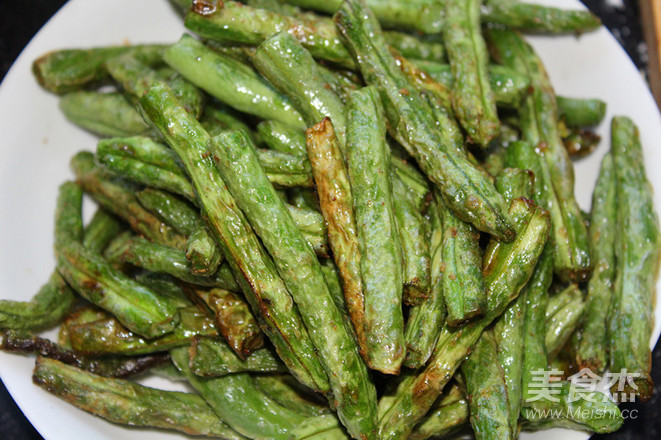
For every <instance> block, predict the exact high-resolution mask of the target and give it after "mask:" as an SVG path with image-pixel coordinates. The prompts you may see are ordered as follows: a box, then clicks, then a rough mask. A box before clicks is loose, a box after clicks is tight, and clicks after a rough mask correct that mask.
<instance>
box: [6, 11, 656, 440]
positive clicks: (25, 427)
mask: <svg viewBox="0 0 661 440" xmlns="http://www.w3.org/2000/svg"><path fill="white" fill-rule="evenodd" d="M64 3H65V1H63V0H0V80H1V79H2V78H4V76H5V74H6V73H7V70H9V68H10V67H11V64H12V63H13V62H14V60H15V59H16V57H17V56H18V55H19V53H20V51H21V50H22V49H23V47H25V45H27V43H28V42H29V41H30V39H31V38H32V36H33V35H34V34H35V33H36V32H37V31H38V30H39V29H40V28H41V27H42V26H43V25H44V23H45V22H46V21H47V20H48V19H49V18H50V17H51V16H52V15H53V14H54V13H55V12H57V10H58V9H59V8H60V7H61V6H62V5H63V4H64ZM583 3H585V4H586V5H587V6H588V7H589V8H590V9H591V10H592V11H593V12H594V13H595V14H597V15H598V16H599V17H600V18H601V19H602V20H603V22H604V24H605V25H606V26H607V27H608V28H609V29H610V30H611V32H612V33H613V35H614V36H615V37H616V38H617V39H618V41H619V42H620V44H622V46H624V48H625V49H626V51H627V52H628V53H629V56H630V57H631V58H632V60H633V61H634V63H635V64H636V66H637V67H638V68H639V69H640V70H641V73H643V74H646V70H645V69H646V67H647V50H646V47H645V45H644V44H642V41H643V37H642V29H641V25H640V14H639V9H638V5H637V2H636V1H631V0H625V1H623V2H622V3H623V5H624V7H619V6H614V5H613V4H617V3H618V2H616V1H613V0H610V1H608V0H583ZM3 122H7V121H3ZM26 374H27V372H26ZM652 377H653V379H654V383H656V384H657V386H656V388H655V390H654V395H653V396H652V399H651V400H650V401H648V402H645V403H631V404H623V405H621V408H622V409H628V410H629V412H630V414H631V418H630V419H628V420H627V421H626V423H625V425H624V428H622V430H620V431H618V432H616V433H613V434H608V435H595V436H593V437H592V438H593V439H594V440H606V439H608V440H634V439H635V440H638V439H661V400H660V397H659V395H660V393H661V345H660V344H657V346H656V347H655V349H654V356H653V366H652ZM72 411H77V410H75V409H73V408H72ZM634 416H635V418H634ZM41 438H42V437H41V436H40V435H39V434H38V433H37V432H36V431H35V430H34V428H32V425H31V424H30V422H28V421H27V419H26V418H25V417H24V416H23V414H22V413H21V411H20V409H19V408H18V407H17V406H16V404H15V403H14V401H13V400H12V398H11V396H10V395H9V394H8V393H7V390H6V389H5V387H4V385H3V384H2V383H1V382H0V439H2V440H38V439H41ZM72 438H75V435H74V436H72Z"/></svg>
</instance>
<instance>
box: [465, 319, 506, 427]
mask: <svg viewBox="0 0 661 440" xmlns="http://www.w3.org/2000/svg"><path fill="white" fill-rule="evenodd" d="M497 357H498V355H497V346H496V340H495V338H494V336H493V333H491V332H490V331H485V332H484V333H482V336H481V337H480V339H479V340H478V341H477V343H476V344H475V348H474V349H473V351H472V353H471V355H470V356H468V358H467V359H466V362H464V363H463V364H461V371H462V373H463V374H464V379H465V380H466V395H467V397H468V402H469V408H470V421H471V426H472V427H473V432H474V433H475V438H476V439H478V440H482V439H512V438H514V437H515V432H513V431H512V430H511V429H510V422H509V420H510V413H509V409H510V408H509V403H508V400H509V396H508V393H507V384H506V382H505V377H504V374H503V369H502V368H501V366H500V365H499V364H498V362H497ZM517 416H518V414H517Z"/></svg>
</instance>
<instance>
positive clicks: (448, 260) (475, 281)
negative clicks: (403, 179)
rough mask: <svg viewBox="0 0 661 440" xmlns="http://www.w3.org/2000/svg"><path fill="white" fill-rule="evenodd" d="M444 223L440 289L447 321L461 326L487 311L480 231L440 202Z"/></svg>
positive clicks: (440, 211) (452, 324)
mask: <svg viewBox="0 0 661 440" xmlns="http://www.w3.org/2000/svg"><path fill="white" fill-rule="evenodd" d="M439 213H440V215H441V222H442V224H443V242H442V244H441V267H442V269H441V270H442V272H443V274H442V276H441V277H440V280H439V282H440V283H441V287H440V289H441V292H442V294H443V302H444V303H445V307H446V308H447V316H446V318H445V320H446V322H447V323H448V324H449V325H450V326H459V325H462V324H463V323H465V322H466V321H468V320H470V319H473V318H475V317H477V316H480V315H483V314H484V312H485V310H486V301H487V300H486V295H487V293H486V291H485V287H484V277H483V275H482V271H481V270H480V266H481V265H480V263H481V261H482V250H481V249H480V234H479V232H478V231H477V230H476V229H475V228H474V227H473V226H471V225H469V224H468V223H464V222H463V221H461V220H459V219H458V218H457V217H456V216H455V215H454V214H453V213H452V212H451V211H450V210H449V209H448V208H447V207H446V206H445V204H444V203H442V202H441V203H440V204H439Z"/></svg>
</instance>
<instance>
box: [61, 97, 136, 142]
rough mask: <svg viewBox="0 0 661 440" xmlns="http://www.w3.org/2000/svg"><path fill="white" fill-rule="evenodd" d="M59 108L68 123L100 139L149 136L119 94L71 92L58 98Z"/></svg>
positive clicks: (132, 109) (128, 103)
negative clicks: (100, 137)
mask: <svg viewBox="0 0 661 440" xmlns="http://www.w3.org/2000/svg"><path fill="white" fill-rule="evenodd" d="M59 105H60V110H62V113H64V116H66V118H67V119H68V120H69V121H71V122H72V123H74V124H76V125H77V126H79V127H80V128H83V129H85V130H87V131H90V132H92V133H94V134H97V135H99V136H102V137H115V136H135V135H141V134H146V133H148V132H149V126H147V124H146V123H145V121H144V120H143V119H142V117H141V116H140V113H138V111H137V110H136V109H135V107H133V105H132V104H131V103H130V102H128V101H127V100H126V98H124V96H122V95H121V94H120V93H115V92H109V93H101V92H97V91H89V92H88V91H80V92H71V93H67V94H66V95H64V96H62V98H60V103H59Z"/></svg>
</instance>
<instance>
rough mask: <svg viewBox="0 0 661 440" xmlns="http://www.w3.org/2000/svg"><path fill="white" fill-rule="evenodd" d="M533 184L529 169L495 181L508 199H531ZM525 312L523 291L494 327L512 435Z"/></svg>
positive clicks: (518, 398)
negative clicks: (505, 388) (505, 387)
mask: <svg viewBox="0 0 661 440" xmlns="http://www.w3.org/2000/svg"><path fill="white" fill-rule="evenodd" d="M533 181H534V177H533V176H532V173H531V172H530V171H528V170H521V169H519V168H506V169H505V170H503V171H502V172H501V173H500V174H499V175H498V177H497V178H496V189H498V192H500V193H501V194H503V196H505V197H506V198H507V199H508V200H512V199H515V198H517V197H526V198H531V197H532V195H533V193H534V187H533ZM538 264H539V263H538ZM525 312H526V294H525V289H524V291H523V292H521V293H520V294H519V296H518V297H517V298H516V299H515V300H514V301H512V302H511V303H510V305H509V306H508V307H507V309H505V312H503V314H502V315H501V316H500V318H498V320H497V321H496V322H495V324H494V326H493V334H494V338H495V340H496V345H497V352H496V353H497V360H498V364H499V365H500V367H501V368H502V370H503V375H504V379H505V385H506V386H507V396H508V399H507V403H508V410H509V411H508V412H509V429H510V432H511V433H512V434H516V432H517V423H518V420H519V414H520V413H521V380H522V377H523V356H524V343H523V341H524V334H525V321H524V317H525Z"/></svg>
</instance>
